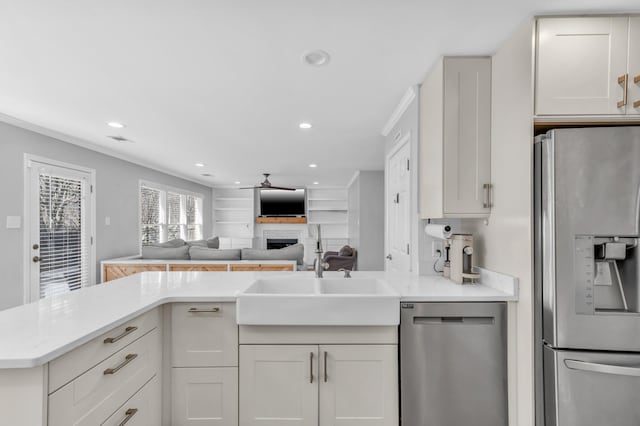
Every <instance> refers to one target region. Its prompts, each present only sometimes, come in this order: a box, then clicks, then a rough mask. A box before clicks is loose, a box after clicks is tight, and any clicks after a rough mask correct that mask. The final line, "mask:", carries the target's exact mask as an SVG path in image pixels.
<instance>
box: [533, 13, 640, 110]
mask: <svg viewBox="0 0 640 426" xmlns="http://www.w3.org/2000/svg"><path fill="white" fill-rule="evenodd" d="M639 84H640V18H638V17H631V18H629V17H628V16H605V17H603V16H594V17H567V18H541V19H539V20H538V32H537V61H536V107H535V108H536V115H573V116H575V115H613V116H624V115H638V114H640V86H639Z"/></svg>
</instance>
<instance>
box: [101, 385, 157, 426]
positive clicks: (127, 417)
mask: <svg viewBox="0 0 640 426" xmlns="http://www.w3.org/2000/svg"><path fill="white" fill-rule="evenodd" d="M160 395H161V383H160V379H159V378H158V377H154V378H153V379H151V380H150V381H149V382H148V383H147V384H146V385H144V387H143V388H142V389H140V390H139V391H138V392H137V393H136V394H135V395H133V396H132V397H131V398H130V399H129V400H128V401H127V402H125V403H124V405H123V406H122V407H120V408H119V409H118V410H116V412H115V413H113V414H112V415H111V416H110V417H109V418H108V419H107V421H106V422H104V423H102V425H101V426H123V425H125V424H126V425H127V426H149V425H160V424H162V421H161V417H162V416H161V414H160V413H161V412H162V409H161V408H160V401H161V396H160ZM94 424H95V423H94Z"/></svg>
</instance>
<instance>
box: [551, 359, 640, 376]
mask: <svg viewBox="0 0 640 426" xmlns="http://www.w3.org/2000/svg"><path fill="white" fill-rule="evenodd" d="M564 365H566V366H567V368H569V369H570V370H578V371H591V372H594V373H603V374H616V375H618V376H632V377H640V366H638V367H628V366H624V365H612V364H599V363H597V362H587V361H578V360H575V359H565V360H564Z"/></svg>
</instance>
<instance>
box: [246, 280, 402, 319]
mask: <svg viewBox="0 0 640 426" xmlns="http://www.w3.org/2000/svg"><path fill="white" fill-rule="evenodd" d="M399 303H400V295H399V294H398V293H396V291H395V290H394V289H393V288H391V287H390V286H389V285H388V284H387V283H385V282H384V281H381V280H378V279H375V278H311V277H301V278H293V277H282V278H278V279H275V278H272V279H261V280H257V281H255V282H254V283H253V284H251V285H250V286H249V288H247V289H246V290H245V291H243V292H242V293H240V294H239V295H238V300H237V306H236V310H237V320H238V324H240V325H377V326H381V325H397V324H398V323H399V322H400V306H399Z"/></svg>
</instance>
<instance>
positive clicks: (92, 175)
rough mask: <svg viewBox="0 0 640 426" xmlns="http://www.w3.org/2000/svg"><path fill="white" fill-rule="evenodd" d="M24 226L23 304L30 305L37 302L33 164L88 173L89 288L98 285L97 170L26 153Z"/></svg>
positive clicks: (24, 165)
mask: <svg viewBox="0 0 640 426" xmlns="http://www.w3.org/2000/svg"><path fill="white" fill-rule="evenodd" d="M23 158H24V160H23V198H24V202H23V209H24V210H23V212H22V215H23V221H22V223H23V226H22V230H23V232H22V236H23V253H24V256H23V276H22V285H23V302H24V303H30V302H33V301H35V300H38V299H36V298H35V295H34V294H33V290H34V289H32V288H31V250H32V249H31V241H30V237H31V226H32V223H31V207H32V206H31V204H32V197H33V194H32V193H31V183H32V182H31V168H32V166H33V163H34V162H35V163H39V164H42V165H45V166H54V167H61V168H65V169H69V170H73V171H77V172H80V173H86V174H88V175H89V179H90V182H89V185H91V187H90V189H89V206H90V207H89V208H90V209H91V212H90V214H89V218H90V220H91V227H90V229H89V232H90V235H89V237H90V238H91V240H92V242H93V243H92V244H91V249H90V254H89V255H90V257H91V258H90V259H89V261H88V264H89V282H88V284H87V285H88V286H92V285H95V284H96V245H97V237H96V217H97V212H96V192H97V188H96V171H95V169H91V168H88V167H82V166H78V165H75V164H71V163H65V162H63V161H58V160H52V159H50V158H46V157H41V156H38V155H32V154H27V153H24V156H23Z"/></svg>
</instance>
